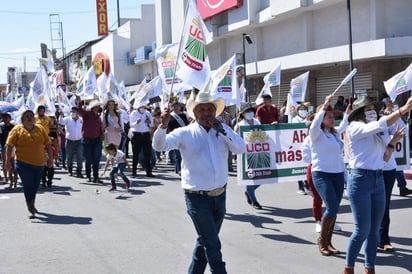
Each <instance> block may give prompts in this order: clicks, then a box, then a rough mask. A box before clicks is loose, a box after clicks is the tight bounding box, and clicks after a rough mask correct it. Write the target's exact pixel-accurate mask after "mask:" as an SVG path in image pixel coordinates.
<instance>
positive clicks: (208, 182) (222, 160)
mask: <svg viewBox="0 0 412 274" xmlns="http://www.w3.org/2000/svg"><path fill="white" fill-rule="evenodd" d="M224 107H225V103H224V100H223V98H217V99H213V98H212V97H211V95H210V94H209V93H204V92H201V93H199V94H198V95H197V97H196V98H195V99H194V100H193V99H189V101H188V102H187V111H188V113H189V115H190V117H192V118H194V119H195V121H194V122H193V123H191V124H190V125H188V126H186V127H180V128H177V129H175V130H173V132H171V133H169V134H167V135H166V131H167V126H168V123H169V121H170V113H169V110H165V111H164V113H163V114H162V123H161V124H160V125H159V127H158V129H157V130H156V132H155V134H154V136H153V147H154V148H155V149H156V150H157V151H168V150H171V149H179V150H180V152H181V155H182V172H181V178H182V181H181V184H182V188H183V191H184V194H185V199H186V206H187V212H188V214H189V216H190V217H191V219H192V221H193V224H194V226H195V228H196V231H197V234H198V238H197V241H196V245H195V249H194V252H193V257H192V263H191V265H190V267H189V272H188V273H203V272H204V270H205V268H206V265H207V264H208V263H209V266H210V269H211V272H213V273H226V268H225V263H224V262H223V259H222V253H221V251H220V240H219V231H220V227H221V225H222V222H223V218H224V215H225V211H226V183H227V177H228V166H227V155H228V152H229V150H230V151H232V152H234V153H237V154H241V153H243V152H244V150H245V143H244V141H243V139H242V138H241V137H240V136H239V135H237V134H236V133H235V132H234V131H233V130H232V129H231V128H230V127H229V126H227V125H225V124H221V123H220V122H219V120H217V119H216V116H218V115H219V114H220V113H221V112H222V111H223V109H224Z"/></svg>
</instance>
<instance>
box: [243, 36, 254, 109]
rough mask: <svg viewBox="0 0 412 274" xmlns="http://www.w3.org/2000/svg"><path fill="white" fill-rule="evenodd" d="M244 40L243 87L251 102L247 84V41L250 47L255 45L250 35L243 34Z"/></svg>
mask: <svg viewBox="0 0 412 274" xmlns="http://www.w3.org/2000/svg"><path fill="white" fill-rule="evenodd" d="M242 36H243V39H242V42H243V86H244V87H245V90H246V93H247V97H246V98H247V101H248V102H249V92H248V90H247V82H246V54H245V40H246V42H247V43H248V44H249V45H250V44H253V40H252V38H251V37H250V36H249V34H246V33H243V34H242Z"/></svg>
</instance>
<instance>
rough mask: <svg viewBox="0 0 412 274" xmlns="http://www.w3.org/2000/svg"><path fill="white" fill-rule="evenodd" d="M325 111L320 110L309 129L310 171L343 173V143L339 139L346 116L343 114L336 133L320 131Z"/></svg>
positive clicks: (343, 128) (345, 122)
mask: <svg viewBox="0 0 412 274" xmlns="http://www.w3.org/2000/svg"><path fill="white" fill-rule="evenodd" d="M324 116H325V111H324V110H323V109H321V110H320V111H318V112H317V113H316V115H315V118H314V119H313V121H312V124H311V126H310V129H309V136H310V143H311V146H310V147H311V156H312V171H323V172H329V173H340V172H344V171H345V164H344V161H343V141H342V138H341V137H340V135H341V133H342V132H343V131H344V130H345V127H344V125H345V124H347V119H348V116H347V115H346V114H345V115H344V116H343V120H342V121H341V123H340V125H339V126H338V127H336V128H335V129H336V133H334V134H332V133H330V132H329V131H326V130H322V129H321V124H322V121H323V118H324Z"/></svg>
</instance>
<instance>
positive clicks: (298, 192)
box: [297, 189, 307, 195]
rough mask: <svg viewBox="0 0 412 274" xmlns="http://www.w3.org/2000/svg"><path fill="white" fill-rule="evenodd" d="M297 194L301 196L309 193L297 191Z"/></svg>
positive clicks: (301, 190)
mask: <svg viewBox="0 0 412 274" xmlns="http://www.w3.org/2000/svg"><path fill="white" fill-rule="evenodd" d="M297 194H300V195H306V194H307V193H306V191H305V190H303V189H299V190H298V191H297Z"/></svg>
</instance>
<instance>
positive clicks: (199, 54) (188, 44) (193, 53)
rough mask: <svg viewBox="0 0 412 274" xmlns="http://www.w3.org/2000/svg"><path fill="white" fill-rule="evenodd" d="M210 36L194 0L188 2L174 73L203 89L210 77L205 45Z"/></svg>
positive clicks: (185, 81)
mask: <svg viewBox="0 0 412 274" xmlns="http://www.w3.org/2000/svg"><path fill="white" fill-rule="evenodd" d="M211 41H212V37H211V35H210V33H209V31H208V30H207V28H206V25H205V23H204V22H203V19H202V17H201V16H200V14H199V11H198V10H197V7H196V1H195V0H190V1H189V2H188V9H187V14H186V20H185V24H184V27H183V35H182V39H181V40H180V49H181V50H180V52H179V55H178V57H177V64H176V65H177V68H176V75H177V76H178V77H179V78H180V79H182V80H183V82H184V83H186V84H188V85H190V86H192V87H196V88H197V89H199V90H203V89H204V87H205V86H206V85H207V84H208V82H209V78H210V64H209V57H208V54H207V51H206V45H207V44H209V43H210V42H211Z"/></svg>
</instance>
